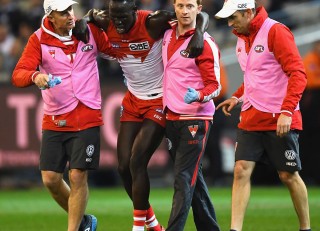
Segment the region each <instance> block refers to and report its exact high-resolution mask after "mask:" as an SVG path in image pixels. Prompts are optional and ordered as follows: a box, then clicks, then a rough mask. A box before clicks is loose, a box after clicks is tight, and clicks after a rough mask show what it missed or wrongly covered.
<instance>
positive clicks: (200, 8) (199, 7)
mask: <svg viewBox="0 0 320 231" xmlns="http://www.w3.org/2000/svg"><path fill="white" fill-rule="evenodd" d="M201 10H202V5H199V6H198V14H200V12H201Z"/></svg>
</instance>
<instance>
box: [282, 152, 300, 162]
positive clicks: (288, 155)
mask: <svg viewBox="0 0 320 231" xmlns="http://www.w3.org/2000/svg"><path fill="white" fill-rule="evenodd" d="M284 155H285V157H286V158H287V159H288V160H294V159H296V156H297V154H296V153H295V151H293V150H286V151H285V152H284Z"/></svg>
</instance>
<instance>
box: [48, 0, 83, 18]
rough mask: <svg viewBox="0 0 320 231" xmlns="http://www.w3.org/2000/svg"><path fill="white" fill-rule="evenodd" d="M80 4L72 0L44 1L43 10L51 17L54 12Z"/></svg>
mask: <svg viewBox="0 0 320 231" xmlns="http://www.w3.org/2000/svg"><path fill="white" fill-rule="evenodd" d="M73 4H78V3H77V2H75V1H72V0H44V2H43V8H44V12H45V14H46V15H49V14H50V13H51V12H52V11H54V10H56V11H64V10H65V9H67V8H68V7H69V6H71V5H73Z"/></svg>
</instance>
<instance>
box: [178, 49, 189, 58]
mask: <svg viewBox="0 0 320 231" xmlns="http://www.w3.org/2000/svg"><path fill="white" fill-rule="evenodd" d="M180 55H181V56H182V57H185V58H188V57H189V52H188V51H187V50H181V51H180Z"/></svg>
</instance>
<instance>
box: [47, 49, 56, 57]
mask: <svg viewBox="0 0 320 231" xmlns="http://www.w3.org/2000/svg"><path fill="white" fill-rule="evenodd" d="M49 54H50V55H51V57H52V58H55V57H56V51H55V50H49Z"/></svg>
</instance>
